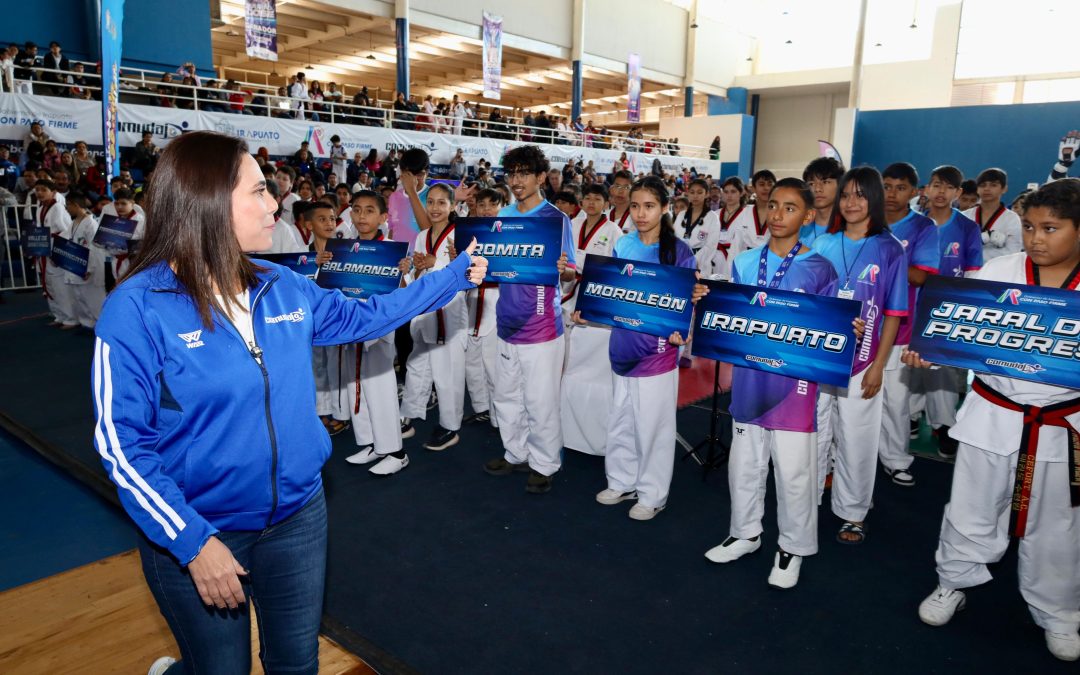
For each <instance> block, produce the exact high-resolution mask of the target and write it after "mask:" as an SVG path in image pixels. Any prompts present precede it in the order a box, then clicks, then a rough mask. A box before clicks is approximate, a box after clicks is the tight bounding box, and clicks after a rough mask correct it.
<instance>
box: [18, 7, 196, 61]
mask: <svg viewBox="0 0 1080 675" xmlns="http://www.w3.org/2000/svg"><path fill="white" fill-rule="evenodd" d="M96 7H97V2H96V0H49V2H48V3H32V2H15V0H11V1H10V2H5V3H4V9H3V15H4V20H3V21H2V22H0V44H4V45H7V44H9V43H11V42H16V43H19V44H22V43H23V42H26V41H27V40H32V41H33V42H36V43H37V44H38V45H39V46H40V48H39V50H38V53H39V54H42V55H44V54H45V53H46V52H47V51H48V44H49V42H50V41H52V40H56V41H57V42H59V43H60V44H61V45H62V46H63V48H64V52H65V54H66V55H67V56H68V57H69V58H77V59H85V60H89V61H97V60H98V59H99V58H100V54H99V47H98V45H97V43H96V40H97V37H96V36H97V33H98V29H97V26H96V25H95V22H96V21H97V9H96ZM185 60H189V61H194V62H195V65H196V67H198V68H199V70H200V71H207V72H212V71H213V60H212V55H211V50H210V3H208V2H205V0H204V1H201V2H198V1H196V2H183V3H177V2H169V1H168V0H126V2H125V3H124V52H123V65H124V66H127V67H129V68H146V69H149V70H170V71H171V70H175V69H176V67H177V66H179V65H180V63H181V62H182V61H185Z"/></svg>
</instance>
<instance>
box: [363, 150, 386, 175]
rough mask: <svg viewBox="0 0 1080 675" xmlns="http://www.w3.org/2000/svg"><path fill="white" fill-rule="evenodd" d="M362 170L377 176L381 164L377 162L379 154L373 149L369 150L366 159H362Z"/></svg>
mask: <svg viewBox="0 0 1080 675" xmlns="http://www.w3.org/2000/svg"><path fill="white" fill-rule="evenodd" d="M364 168H366V169H367V170H368V171H369V172H370V173H371V174H372V175H376V174H378V173H379V169H381V168H382V162H380V161H379V153H378V151H377V150H375V148H372V149H371V150H369V151H368V154H367V157H365V158H364Z"/></svg>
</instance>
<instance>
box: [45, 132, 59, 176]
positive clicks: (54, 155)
mask: <svg viewBox="0 0 1080 675" xmlns="http://www.w3.org/2000/svg"><path fill="white" fill-rule="evenodd" d="M41 165H42V166H44V167H45V169H46V170H48V171H50V172H52V171H55V170H57V169H59V168H60V150H58V149H57V147H56V141H54V140H52V139H51V138H50V139H49V140H47V141H45V154H44V157H43V158H42V160H41Z"/></svg>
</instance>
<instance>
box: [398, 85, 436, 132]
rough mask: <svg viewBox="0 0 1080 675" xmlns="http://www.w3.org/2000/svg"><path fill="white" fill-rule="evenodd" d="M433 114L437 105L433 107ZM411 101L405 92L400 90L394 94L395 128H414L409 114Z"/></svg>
mask: <svg viewBox="0 0 1080 675" xmlns="http://www.w3.org/2000/svg"><path fill="white" fill-rule="evenodd" d="M431 110H432V114H434V112H435V107H434V106H432V108H431ZM408 112H409V102H408V101H406V100H405V94H403V93H401V92H400V91H399V92H398V93H397V94H396V95H395V96H394V123H393V127H394V128H395V129H412V128H413V125H412V121H411V118H410V117H409V115H408V114H407V113H408Z"/></svg>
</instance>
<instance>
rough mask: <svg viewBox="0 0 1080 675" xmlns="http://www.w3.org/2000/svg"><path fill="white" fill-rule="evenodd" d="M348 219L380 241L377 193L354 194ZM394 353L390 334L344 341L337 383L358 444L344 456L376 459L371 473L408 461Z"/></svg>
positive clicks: (366, 237) (382, 205)
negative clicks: (344, 395) (345, 402)
mask: <svg viewBox="0 0 1080 675" xmlns="http://www.w3.org/2000/svg"><path fill="white" fill-rule="evenodd" d="M349 218H350V220H351V221H352V226H353V227H355V228H356V232H357V238H358V239H360V240H361V241H382V240H383V239H384V237H385V235H384V234H383V229H384V228H385V227H386V219H387V209H386V200H385V199H384V198H383V196H382V195H380V194H379V193H378V192H372V191H371V190H361V191H360V192H357V193H356V194H355V195H353V198H352V206H351V207H350V209H349ZM357 302H363V301H360V300H358V301H357ZM394 352H395V348H394V334H393V333H388V334H387V335H384V336H382V337H381V338H377V339H375V340H368V341H367V342H364V343H363V344H358V345H346V346H345V347H344V349H343V351H342V359H341V360H342V367H341V369H342V373H344V374H345V377H344V378H342V381H341V383H340V384H341V387H342V388H344V389H345V390H346V400H347V401H348V404H349V414H350V415H351V416H352V427H353V434H354V436H355V438H356V445H357V446H359V448H360V449H359V450H358V451H357V452H355V453H353V454H352V455H349V456H348V457H346V458H345V461H346V462H349V463H350V464H359V465H364V464H371V463H372V462H375V465H374V466H372V467H371V468H370V469H368V471H370V472H371V473H372V474H374V475H376V476H388V475H391V474H393V473H397V471H400V470H401V468H402V467H403V466H404V465H405V464H406V463H408V457H407V456H406V454H405V451H404V450H403V449H402V444H401V427H400V426H399V419H400V417H401V411H400V407H399V405H398V396H397V375H396V374H395V373H394ZM339 395H340V393H339ZM358 399H359V400H358Z"/></svg>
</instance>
